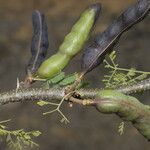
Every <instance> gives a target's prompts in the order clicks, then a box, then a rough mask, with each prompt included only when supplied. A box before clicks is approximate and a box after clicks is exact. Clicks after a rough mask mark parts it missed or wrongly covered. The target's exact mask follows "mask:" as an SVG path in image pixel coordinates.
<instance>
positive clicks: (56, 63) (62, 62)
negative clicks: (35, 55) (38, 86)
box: [38, 52, 70, 78]
mask: <svg viewBox="0 0 150 150" xmlns="http://www.w3.org/2000/svg"><path fill="white" fill-rule="evenodd" d="M69 60H70V58H69V57H68V56H67V55H65V54H62V53H60V52H58V53H57V54H55V55H53V56H51V57H50V58H49V59H47V60H45V61H44V62H43V63H42V66H41V67H40V68H39V69H38V75H40V77H44V78H52V77H54V76H56V75H57V74H58V73H60V72H61V70H62V68H64V67H65V66H66V65H67V64H68V62H69ZM49 67H50V68H49Z"/></svg>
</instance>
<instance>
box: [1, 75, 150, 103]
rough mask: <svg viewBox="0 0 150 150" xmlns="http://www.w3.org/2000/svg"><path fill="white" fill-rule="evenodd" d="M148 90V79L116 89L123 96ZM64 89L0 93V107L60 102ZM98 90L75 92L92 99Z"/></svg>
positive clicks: (149, 81) (149, 83)
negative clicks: (52, 100) (25, 102)
mask: <svg viewBox="0 0 150 150" xmlns="http://www.w3.org/2000/svg"><path fill="white" fill-rule="evenodd" d="M149 89H150V78H148V79H145V80H143V81H141V82H139V83H136V84H134V85H131V86H125V87H121V88H118V89H116V90H117V91H119V92H122V93H124V94H130V93H135V92H139V91H143V90H149ZM65 90H66V89H64V88H61V89H59V88H57V89H55V88H50V89H48V90H45V89H40V88H38V89H22V90H19V91H17V92H16V90H12V91H10V92H5V93H0V105H3V104H7V103H13V102H24V101H29V100H33V101H37V100H41V99H43V100H50V99H55V100H61V99H62V98H63V97H64V95H65V92H66V91H65ZM98 91H99V89H80V90H77V91H76V92H77V93H79V94H80V95H81V97H82V99H93V98H95V95H97V93H98Z"/></svg>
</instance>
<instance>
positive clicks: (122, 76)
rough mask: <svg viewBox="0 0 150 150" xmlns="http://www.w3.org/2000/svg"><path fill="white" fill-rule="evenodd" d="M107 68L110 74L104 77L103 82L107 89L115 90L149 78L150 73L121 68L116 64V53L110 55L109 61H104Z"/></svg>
mask: <svg viewBox="0 0 150 150" xmlns="http://www.w3.org/2000/svg"><path fill="white" fill-rule="evenodd" d="M104 64H105V68H107V69H109V74H107V75H104V79H103V82H104V83H105V86H106V88H111V89H115V88H117V87H120V86H126V85H132V84H134V83H137V82H138V81H141V80H143V79H145V78H147V76H148V75H150V72H144V71H138V70H136V69H135V68H130V69H125V68H120V67H119V65H118V64H117V63H116V52H115V51H113V52H112V53H111V54H110V55H109V60H106V59H105V60H104Z"/></svg>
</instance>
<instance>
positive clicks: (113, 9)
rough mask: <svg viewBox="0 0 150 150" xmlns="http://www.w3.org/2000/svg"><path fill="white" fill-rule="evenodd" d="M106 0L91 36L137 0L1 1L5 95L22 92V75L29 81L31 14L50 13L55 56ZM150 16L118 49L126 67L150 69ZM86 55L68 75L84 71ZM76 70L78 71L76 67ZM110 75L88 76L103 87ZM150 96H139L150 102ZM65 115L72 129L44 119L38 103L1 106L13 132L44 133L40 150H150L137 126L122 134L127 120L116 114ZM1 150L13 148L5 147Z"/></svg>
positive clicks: (74, 111)
mask: <svg viewBox="0 0 150 150" xmlns="http://www.w3.org/2000/svg"><path fill="white" fill-rule="evenodd" d="M94 2H100V3H102V5H103V10H102V13H101V16H100V19H99V21H98V22H97V25H96V28H95V29H94V31H93V34H92V35H91V37H94V35H95V34H97V33H100V32H102V31H103V30H104V29H105V28H106V27H107V26H108V25H109V24H110V23H111V22H112V21H113V19H114V18H116V17H117V16H118V15H119V14H120V13H121V12H122V11H123V10H124V9H125V8H127V7H128V6H129V5H131V4H133V3H134V2H135V0H126V1H124V0H113V1H112V0H26V1H25V0H7V1H4V0H0V92H3V91H8V90H11V89H14V88H16V80H17V77H18V78H19V79H20V80H23V79H24V77H25V66H26V65H27V62H28V60H29V57H30V44H31V37H32V23H31V14H32V11H33V10H34V9H39V10H41V11H42V12H43V13H44V14H45V15H46V20H47V23H48V30H49V43H50V44H49V52H48V53H49V54H48V55H51V54H52V53H54V52H55V51H56V50H57V49H58V46H59V45H60V43H61V42H62V41H63V38H64V36H65V35H66V34H67V33H68V32H69V31H70V29H71V27H72V25H73V24H74V23H75V21H76V20H77V19H78V18H79V16H80V14H81V12H82V11H83V10H84V9H85V8H86V7H87V6H89V5H90V4H92V3H94ZM149 27H150V16H148V17H146V19H144V21H143V22H141V23H139V24H137V25H136V26H135V27H134V28H132V29H131V30H130V31H129V32H127V33H125V34H124V35H123V36H122V38H121V40H120V42H119V45H117V46H116V48H115V49H116V51H117V56H118V63H119V64H120V66H121V67H125V68H130V67H136V68H137V69H139V70H144V71H150V68H149V63H150V59H149V56H150V49H149V47H150V44H149V41H150V28H149ZM80 59H81V54H79V55H77V56H76V57H75V58H74V59H73V60H72V61H71V63H70V64H69V66H68V67H67V68H66V69H65V71H66V72H67V73H71V72H75V71H79V70H80ZM72 66H73V67H72ZM104 73H106V70H104V67H103V65H101V66H100V67H98V68H97V69H95V70H94V71H93V72H92V73H90V74H88V75H87V76H86V79H87V80H89V81H90V82H91V86H92V87H99V88H100V87H102V86H103V85H102V83H101V80H102V77H103V74H104ZM149 95H150V92H144V93H141V94H140V95H136V96H137V97H139V98H140V100H141V101H142V102H143V103H147V104H149V103H150V101H149ZM62 109H63V112H64V113H65V114H66V116H67V117H68V118H69V119H70V122H71V123H70V124H69V125H64V124H61V123H60V121H59V120H60V119H61V118H60V116H58V114H57V113H55V114H52V115H50V116H49V115H48V116H42V112H44V111H45V109H44V108H41V107H38V106H37V105H36V104H35V103H33V102H27V103H22V104H10V105H7V106H1V108H0V114H1V115H0V120H6V119H9V118H10V119H12V121H11V122H10V123H9V127H10V129H19V128H24V129H25V130H40V131H41V132H42V135H41V136H40V137H39V138H38V139H36V142H38V143H39V145H40V147H39V148H35V149H39V150H58V149H63V150H91V149H92V150H100V149H103V150H109V149H111V150H117V149H122V150H141V149H143V150H149V149H150V143H148V142H147V141H146V140H145V139H144V138H143V136H142V135H140V134H139V133H138V132H137V131H136V129H134V128H133V127H132V125H131V124H129V123H126V126H125V133H124V134H123V135H122V136H120V135H119V134H118V133H117V128H118V125H119V123H120V122H121V120H120V119H119V118H118V117H117V116H115V115H104V114H100V113H99V112H97V111H96V110H95V109H94V108H83V107H81V106H78V105H75V106H74V107H73V108H69V107H66V106H64V108H62ZM0 149H1V150H8V147H7V146H6V145H5V144H4V143H1V144H0Z"/></svg>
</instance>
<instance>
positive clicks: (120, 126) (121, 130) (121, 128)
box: [118, 122, 125, 135]
mask: <svg viewBox="0 0 150 150" xmlns="http://www.w3.org/2000/svg"><path fill="white" fill-rule="evenodd" d="M124 126H125V124H124V122H121V123H120V124H119V127H118V133H119V134H120V135H122V134H123V133H124Z"/></svg>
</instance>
